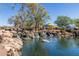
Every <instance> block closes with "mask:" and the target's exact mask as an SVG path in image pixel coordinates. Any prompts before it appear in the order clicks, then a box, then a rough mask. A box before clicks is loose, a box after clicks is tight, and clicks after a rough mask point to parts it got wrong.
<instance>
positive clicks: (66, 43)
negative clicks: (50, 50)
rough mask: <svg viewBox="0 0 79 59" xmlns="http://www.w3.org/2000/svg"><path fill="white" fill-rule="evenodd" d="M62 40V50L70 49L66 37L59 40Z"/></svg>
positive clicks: (60, 41)
mask: <svg viewBox="0 0 79 59" xmlns="http://www.w3.org/2000/svg"><path fill="white" fill-rule="evenodd" d="M59 39H61V40H59V45H60V46H61V47H62V48H68V40H67V39H66V38H64V37H61V38H59Z"/></svg>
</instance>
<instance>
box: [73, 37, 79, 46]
mask: <svg viewBox="0 0 79 59" xmlns="http://www.w3.org/2000/svg"><path fill="white" fill-rule="evenodd" d="M74 40H75V43H76V45H77V46H78V47H79V36H77V37H75V38H74Z"/></svg>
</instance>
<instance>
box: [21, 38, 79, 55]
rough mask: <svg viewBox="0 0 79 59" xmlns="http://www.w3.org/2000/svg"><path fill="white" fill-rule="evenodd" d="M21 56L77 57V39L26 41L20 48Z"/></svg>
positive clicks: (78, 40)
mask: <svg viewBox="0 0 79 59" xmlns="http://www.w3.org/2000/svg"><path fill="white" fill-rule="evenodd" d="M22 55H23V56H79V38H78V37H76V38H73V37H69V38H64V37H61V38H59V37H47V38H46V39H43V41H42V40H38V41H35V40H34V39H33V40H27V41H26V43H25V44H24V46H23V48H22Z"/></svg>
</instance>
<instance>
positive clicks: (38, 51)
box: [22, 38, 47, 56]
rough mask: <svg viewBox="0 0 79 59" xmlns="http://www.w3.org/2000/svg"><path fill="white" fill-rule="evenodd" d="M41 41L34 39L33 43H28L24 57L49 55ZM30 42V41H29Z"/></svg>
mask: <svg viewBox="0 0 79 59" xmlns="http://www.w3.org/2000/svg"><path fill="white" fill-rule="evenodd" d="M41 40H42V38H41V39H38V38H36V39H33V41H31V43H28V42H26V45H25V47H24V48H23V51H22V53H23V55H29V56H45V55H47V52H46V50H45V48H44V46H43V42H42V41H41ZM27 41H29V40H27Z"/></svg>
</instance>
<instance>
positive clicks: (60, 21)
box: [55, 16, 73, 27]
mask: <svg viewBox="0 0 79 59" xmlns="http://www.w3.org/2000/svg"><path fill="white" fill-rule="evenodd" d="M55 23H56V24H57V25H58V26H59V27H65V26H66V25H68V24H72V23H73V21H72V19H71V18H69V17H67V16H58V17H57V20H56V21H55Z"/></svg>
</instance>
